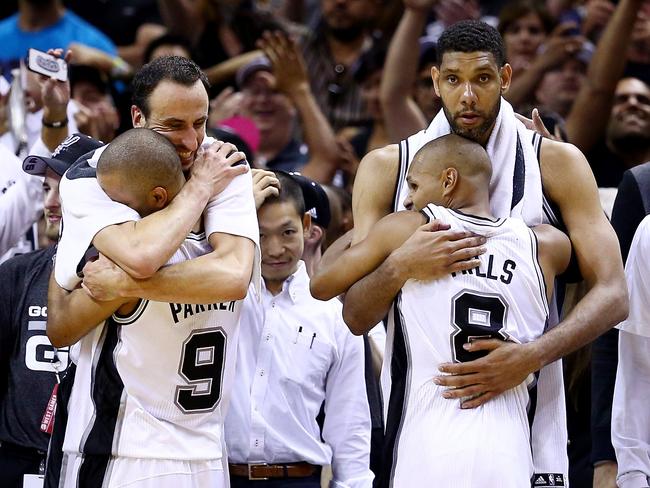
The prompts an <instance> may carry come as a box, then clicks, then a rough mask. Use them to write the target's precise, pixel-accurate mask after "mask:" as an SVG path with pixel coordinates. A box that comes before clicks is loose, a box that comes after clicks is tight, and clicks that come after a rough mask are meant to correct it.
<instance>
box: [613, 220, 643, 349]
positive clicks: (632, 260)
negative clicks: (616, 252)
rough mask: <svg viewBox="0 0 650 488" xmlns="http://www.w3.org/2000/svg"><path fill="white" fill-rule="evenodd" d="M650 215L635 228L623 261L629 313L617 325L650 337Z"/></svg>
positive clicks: (621, 328)
mask: <svg viewBox="0 0 650 488" xmlns="http://www.w3.org/2000/svg"><path fill="white" fill-rule="evenodd" d="M648 256H650V216H648V217H646V218H645V219H643V220H642V221H641V223H640V224H639V227H638V228H637V230H636V232H635V234H634V239H632V245H631V246H630V252H629V254H628V257H627V262H626V263H625V279H626V281H627V289H628V292H629V294H630V313H629V315H628V317H627V319H625V320H624V321H623V322H621V323H620V324H619V325H618V326H617V327H618V328H619V329H620V330H624V331H626V332H630V333H632V334H637V335H641V336H644V337H650V307H649V306H648V301H649V300H650V260H649V259H648Z"/></svg>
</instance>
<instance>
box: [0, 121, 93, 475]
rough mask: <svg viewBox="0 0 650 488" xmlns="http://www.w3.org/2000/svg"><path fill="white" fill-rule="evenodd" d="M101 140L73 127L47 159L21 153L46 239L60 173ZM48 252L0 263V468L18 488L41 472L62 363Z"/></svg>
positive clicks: (57, 211) (55, 216)
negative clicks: (35, 185)
mask: <svg viewBox="0 0 650 488" xmlns="http://www.w3.org/2000/svg"><path fill="white" fill-rule="evenodd" d="M101 145H102V143H101V142H99V141H96V140H94V139H91V138H90V137H88V136H85V135H82V134H73V135H71V136H69V137H68V138H67V139H65V140H64V141H63V142H62V143H61V144H60V145H59V146H58V147H57V148H56V150H55V151H54V153H53V154H52V157H51V158H44V157H39V156H28V157H27V158H26V159H25V161H24V162H23V170H24V171H25V172H26V173H29V174H31V175H36V176H42V177H44V181H43V191H44V202H43V203H44V207H45V221H46V227H45V232H46V234H47V237H48V238H49V239H50V240H51V241H53V242H56V240H57V239H58V236H59V227H60V223H61V204H60V201H59V181H60V180H61V176H62V175H63V173H64V172H65V171H66V169H68V167H70V165H72V163H74V162H75V161H76V160H77V158H79V157H80V156H82V155H84V154H86V153H87V152H89V151H92V150H94V149H96V148H98V147H100V146H101ZM55 251H56V249H55V246H49V247H47V248H44V249H39V250H37V251H34V252H31V253H28V254H23V255H20V256H16V257H14V258H13V259H10V260H9V261H6V262H5V263H3V264H2V265H0V473H2V486H3V487H7V488H11V487H14V486H15V487H22V486H23V481H24V477H25V476H26V475H27V476H29V475H31V476H37V475H38V474H39V473H40V474H42V473H43V472H44V469H45V453H46V451H47V446H48V442H49V439H50V436H49V434H48V433H47V431H48V426H49V427H50V428H51V425H50V422H48V418H50V417H51V413H52V412H51V409H48V408H47V407H48V403H49V400H50V397H51V396H52V392H53V389H54V387H55V385H57V383H58V382H59V380H60V378H61V377H62V376H63V374H64V372H65V371H66V369H67V367H68V348H67V347H65V348H60V349H58V350H55V349H54V348H53V347H52V345H51V344H50V341H49V339H48V338H47V335H46V334H45V324H46V320H47V287H48V282H49V278H50V273H51V271H52V267H53V266H52V261H53V257H54V254H55ZM46 410H49V412H47V413H46ZM50 420H51V418H50ZM50 431H51V430H50Z"/></svg>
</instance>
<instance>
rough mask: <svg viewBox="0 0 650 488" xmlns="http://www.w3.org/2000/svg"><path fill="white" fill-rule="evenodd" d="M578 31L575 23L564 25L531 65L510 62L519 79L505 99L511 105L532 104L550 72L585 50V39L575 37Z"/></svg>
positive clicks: (514, 80) (514, 79)
mask: <svg viewBox="0 0 650 488" xmlns="http://www.w3.org/2000/svg"><path fill="white" fill-rule="evenodd" d="M575 29H576V25H575V24H574V23H573V22H563V23H562V24H560V25H558V26H557V27H556V28H555V29H554V30H553V32H551V33H550V34H549V36H548V37H547V38H546V41H545V42H544V43H543V44H542V45H541V46H540V49H539V54H538V55H537V56H536V57H535V58H534V60H533V61H532V62H529V61H528V60H527V59H523V58H514V59H512V60H511V61H512V63H511V66H512V69H513V72H515V73H517V75H516V76H514V77H513V80H512V84H511V85H510V89H509V90H508V92H507V94H506V95H505V97H506V98H507V99H508V101H510V103H512V104H513V105H515V106H517V105H518V104H522V103H525V102H527V101H528V100H530V98H531V97H532V95H533V93H534V91H535V89H536V88H537V86H538V85H539V83H540V80H541V79H542V78H543V77H544V74H545V73H546V72H547V71H549V70H552V69H553V68H555V67H556V66H558V65H561V64H562V63H564V62H565V61H566V60H567V59H569V58H570V57H572V56H575V54H576V53H577V52H578V51H580V49H582V46H583V44H584V42H585V40H586V39H585V38H584V37H583V36H581V35H574V34H573V31H574V30H575Z"/></svg>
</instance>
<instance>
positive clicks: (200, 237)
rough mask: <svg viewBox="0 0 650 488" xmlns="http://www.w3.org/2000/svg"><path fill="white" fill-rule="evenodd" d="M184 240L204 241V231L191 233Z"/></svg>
mask: <svg viewBox="0 0 650 488" xmlns="http://www.w3.org/2000/svg"><path fill="white" fill-rule="evenodd" d="M186 239H189V240H191V241H202V240H203V239H205V231H203V232H192V231H190V233H189V234H188V235H187V237H186Z"/></svg>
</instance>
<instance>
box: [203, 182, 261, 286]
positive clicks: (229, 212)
mask: <svg viewBox="0 0 650 488" xmlns="http://www.w3.org/2000/svg"><path fill="white" fill-rule="evenodd" d="M203 223H204V226H205V236H206V238H209V237H210V234H212V233H214V232H220V233H224V234H232V235H236V236H242V237H246V238H248V239H250V240H251V241H253V243H255V263H254V265H253V275H252V278H251V283H253V284H254V285H255V290H256V291H257V292H258V294H259V291H260V283H261V275H260V260H261V254H260V244H259V242H260V230H259V227H258V225H257V210H256V209H255V198H254V197H253V177H252V174H251V172H250V171H248V172H247V173H245V174H243V175H239V176H237V177H235V178H234V179H233V180H232V182H231V183H230V184H229V185H228V186H227V187H226V188H225V189H224V190H223V191H222V192H221V193H219V195H217V196H216V197H213V198H212V199H211V200H210V201H209V202H208V205H207V206H206V207H205V211H204V212H203Z"/></svg>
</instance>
